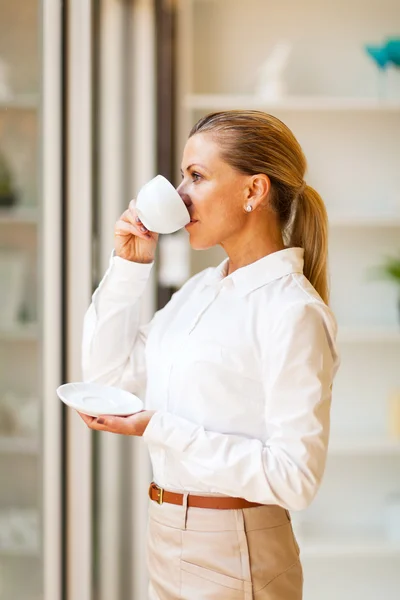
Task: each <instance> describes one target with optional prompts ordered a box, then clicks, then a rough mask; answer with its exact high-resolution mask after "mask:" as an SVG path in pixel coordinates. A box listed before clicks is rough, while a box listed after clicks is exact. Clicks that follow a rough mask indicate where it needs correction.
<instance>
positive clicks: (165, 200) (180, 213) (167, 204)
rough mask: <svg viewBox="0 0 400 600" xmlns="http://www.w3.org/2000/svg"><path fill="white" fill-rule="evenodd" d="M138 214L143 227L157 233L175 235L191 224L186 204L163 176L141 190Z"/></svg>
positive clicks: (137, 208)
mask: <svg viewBox="0 0 400 600" xmlns="http://www.w3.org/2000/svg"><path fill="white" fill-rule="evenodd" d="M136 212H137V214H138V217H139V219H140V220H141V221H142V223H143V225H144V226H145V227H147V229H148V230H149V231H154V232H156V233H174V231H178V229H182V227H184V226H185V225H187V224H188V223H190V215H189V211H188V209H187V208H186V205H185V203H184V202H183V200H182V198H181V197H180V195H179V194H178V192H177V191H176V189H175V188H174V186H173V185H172V184H171V183H170V182H169V181H168V179H165V177H163V176H162V175H157V176H156V177H154V179H151V180H150V181H149V182H148V183H146V184H145V185H144V186H143V187H142V188H141V189H140V191H139V193H138V197H137V200H136Z"/></svg>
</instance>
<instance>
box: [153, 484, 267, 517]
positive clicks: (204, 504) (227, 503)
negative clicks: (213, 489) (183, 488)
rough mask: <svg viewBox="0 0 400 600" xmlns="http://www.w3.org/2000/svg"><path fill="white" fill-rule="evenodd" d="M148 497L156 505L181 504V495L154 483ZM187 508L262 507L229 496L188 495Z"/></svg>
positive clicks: (233, 508) (228, 508) (232, 508)
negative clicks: (165, 503)
mask: <svg viewBox="0 0 400 600" xmlns="http://www.w3.org/2000/svg"><path fill="white" fill-rule="evenodd" d="M149 497H150V499H151V500H154V502H157V503H158V504H163V503H164V502H167V503H168V504H179V505H180V506H182V504H183V494H179V493H175V492H168V491H167V490H164V489H163V488H160V487H158V485H156V484H155V483H154V482H153V483H151V484H150V487H149ZM187 505H188V507H189V508H218V509H222V510H235V509H239V508H253V507H254V506H262V504H258V503H257V502H249V501H248V500H245V499H244V498H231V497H230V496H195V495H193V494H188V503H187Z"/></svg>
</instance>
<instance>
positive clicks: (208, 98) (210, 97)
mask: <svg viewBox="0 0 400 600" xmlns="http://www.w3.org/2000/svg"><path fill="white" fill-rule="evenodd" d="M183 105H184V107H185V108H186V109H191V110H201V111H213V110H229V109H238V108H241V109H249V110H262V111H265V112H273V111H294V112H299V111H311V112H325V111H329V112H341V111H348V112H354V111H357V112H358V111H367V112H389V113H391V112H395V113H398V112H400V101H399V100H384V99H382V100H379V99H376V98H357V97H355V98H354V97H353V98H352V97H348V98H340V97H337V98H332V97H329V96H325V97H324V96H288V97H287V98H283V99H280V100H276V101H274V100H269V99H263V98H262V97H259V96H256V95H253V94H252V95H250V94H249V95H240V94H239V95H235V94H188V95H187V96H185V98H184V100H183Z"/></svg>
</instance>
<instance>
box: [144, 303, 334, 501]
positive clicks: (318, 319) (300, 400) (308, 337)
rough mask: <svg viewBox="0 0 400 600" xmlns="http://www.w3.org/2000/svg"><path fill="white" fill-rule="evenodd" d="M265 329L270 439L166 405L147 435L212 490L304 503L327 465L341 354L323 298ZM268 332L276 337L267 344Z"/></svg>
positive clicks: (261, 334)
mask: <svg viewBox="0 0 400 600" xmlns="http://www.w3.org/2000/svg"><path fill="white" fill-rule="evenodd" d="M328 320H329V318H328ZM266 336H269V337H268V338H266ZM258 337H259V340H258V343H259V344H260V346H261V362H262V365H263V366H262V368H263V380H264V382H265V385H264V389H265V409H264V419H265V428H266V432H267V435H266V439H265V440H260V439H255V438H253V439H251V438H250V439H249V438H247V437H244V436H240V435H231V434H222V433H219V432H216V431H207V430H205V429H204V428H203V427H201V426H198V425H197V424H195V423H193V422H191V421H189V420H187V419H184V418H181V417H179V416H177V415H174V414H171V413H169V412H165V411H159V412H157V413H156V414H155V415H154V416H153V418H152V419H151V421H150V423H149V425H148V427H147V429H146V431H145V433H144V439H145V440H146V441H147V442H149V443H150V444H157V445H159V446H161V447H164V448H165V449H167V450H168V451H169V452H174V453H175V455H176V457H177V458H178V460H179V462H180V464H181V466H182V469H183V470H184V471H186V472H187V473H189V474H190V475H193V476H197V477H198V476H200V477H201V480H202V483H204V484H205V485H208V486H209V489H210V490H212V491H213V492H217V493H222V494H226V495H230V496H237V495H240V496H242V497H244V498H248V499H250V500H252V501H258V502H260V503H264V504H278V505H281V506H283V507H284V508H287V509H289V510H301V509H303V508H305V507H307V506H308V505H309V504H310V502H311V501H312V499H313V498H314V496H315V494H316V493H317V490H318V487H319V485H320V482H321V480H322V476H323V473H324V469H325V462H326V453H327V446H328V438H329V424H330V419H329V414H330V404H331V389H332V381H333V377H334V374H335V371H336V369H337V366H338V357H337V355H336V353H335V350H334V343H332V338H331V335H330V334H329V332H328V327H327V324H326V320H325V317H324V315H323V310H321V308H320V304H319V303H316V302H310V303H308V304H304V303H299V304H297V305H294V306H293V305H290V306H289V307H288V308H287V309H285V311H284V312H283V314H281V315H280V316H279V317H277V319H276V322H275V324H274V326H273V327H272V329H271V330H266V331H260V332H259V335H258ZM263 339H264V340H265V339H268V341H269V343H268V344H264V346H265V348H266V349H265V350H263V347H262V340H263ZM188 394H189V397H188V398H187V402H190V391H188ZM245 401H246V399H245V398H243V402H245ZM199 474H201V475H199Z"/></svg>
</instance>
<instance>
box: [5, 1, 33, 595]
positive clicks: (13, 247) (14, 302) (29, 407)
mask: <svg viewBox="0 0 400 600" xmlns="http://www.w3.org/2000/svg"><path fill="white" fill-rule="evenodd" d="M39 8H40V4H39V2H38V1H34V0H30V1H29V2H26V1H24V0H15V1H14V2H9V1H7V0H0V15H1V19H0V598H2V599H3V598H4V599H9V598H10V599H11V598H13V599H15V600H16V599H18V600H25V599H26V600H28V598H29V600H38V599H39V598H42V597H43V582H42V568H41V560H42V559H41V556H42V552H41V535H40V532H41V525H40V522H41V502H42V499H41V477H42V474H41V462H42V461H41V456H40V444H39V435H40V434H39V429H40V425H39V424H40V394H41V389H40V380H39V373H40V366H41V365H40V357H41V347H40V337H39V331H40V325H39V324H38V322H37V321H38V319H37V314H38V301H37V299H38V292H39V286H38V273H39V272H38V262H39V259H40V258H39V246H40V232H39V231H38V223H39V218H38V216H39V211H40V200H39V199H40V193H39V187H38V186H39V182H40V177H39V146H38V131H39V128H40V121H39V118H40V114H39V108H40V106H39V89H40V64H39V41H40V40H39V31H40V28H39V25H40V23H39Z"/></svg>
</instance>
